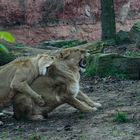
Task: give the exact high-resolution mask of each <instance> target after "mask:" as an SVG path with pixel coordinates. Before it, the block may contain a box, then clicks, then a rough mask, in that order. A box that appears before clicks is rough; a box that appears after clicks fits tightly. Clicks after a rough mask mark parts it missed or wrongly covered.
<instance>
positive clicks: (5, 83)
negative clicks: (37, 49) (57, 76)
mask: <svg viewBox="0 0 140 140" xmlns="http://www.w3.org/2000/svg"><path fill="white" fill-rule="evenodd" d="M54 59H55V58H54V57H53V56H49V55H48V54H38V55H37V56H34V57H22V58H17V59H15V60H13V61H12V62H10V63H8V64H6V65H4V66H3V67H2V69H1V70H0V108H3V107H6V106H9V105H10V104H11V102H12V98H13V97H14V95H15V94H16V92H20V93H23V94H26V95H28V96H29V97H31V98H32V99H33V100H34V101H35V102H36V103H37V104H38V105H40V106H43V105H44V104H45V102H44V100H43V98H42V96H41V95H40V94H38V93H37V92H36V91H34V90H33V89H32V88H31V87H30V84H31V83H32V81H33V80H34V79H35V78H37V77H38V76H39V75H45V74H46V72H47V68H48V67H49V66H50V65H51V64H52V63H53V61H54Z"/></svg>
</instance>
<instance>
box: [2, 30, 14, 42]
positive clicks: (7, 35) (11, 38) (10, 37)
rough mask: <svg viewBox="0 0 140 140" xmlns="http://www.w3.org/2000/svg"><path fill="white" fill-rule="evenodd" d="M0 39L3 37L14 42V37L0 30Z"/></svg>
mask: <svg viewBox="0 0 140 140" xmlns="http://www.w3.org/2000/svg"><path fill="white" fill-rule="evenodd" d="M0 39H3V40H5V41H7V42H9V43H14V42H15V38H14V37H13V36H12V35H11V34H10V33H8V32H0Z"/></svg>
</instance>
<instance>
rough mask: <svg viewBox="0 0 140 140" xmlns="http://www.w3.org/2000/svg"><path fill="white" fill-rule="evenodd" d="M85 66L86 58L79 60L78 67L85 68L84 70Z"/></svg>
mask: <svg viewBox="0 0 140 140" xmlns="http://www.w3.org/2000/svg"><path fill="white" fill-rule="evenodd" d="M86 65H87V60H86V58H83V59H81V60H80V62H79V66H80V67H81V68H83V69H85V68H86Z"/></svg>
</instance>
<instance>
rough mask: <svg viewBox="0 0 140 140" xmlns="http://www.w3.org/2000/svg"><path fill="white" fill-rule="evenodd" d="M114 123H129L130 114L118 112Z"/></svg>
mask: <svg viewBox="0 0 140 140" xmlns="http://www.w3.org/2000/svg"><path fill="white" fill-rule="evenodd" d="M113 121H114V122H117V123H126V122H128V114H127V113H125V112H117V113H116V114H115V116H114V119H113Z"/></svg>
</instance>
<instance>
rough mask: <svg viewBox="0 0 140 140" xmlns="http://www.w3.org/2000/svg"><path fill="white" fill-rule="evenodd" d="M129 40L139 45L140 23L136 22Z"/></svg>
mask: <svg viewBox="0 0 140 140" xmlns="http://www.w3.org/2000/svg"><path fill="white" fill-rule="evenodd" d="M129 38H130V40H131V42H134V43H137V42H138V41H140V21H138V22H136V23H135V24H134V25H133V26H132V28H131V30H130V33H129Z"/></svg>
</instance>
